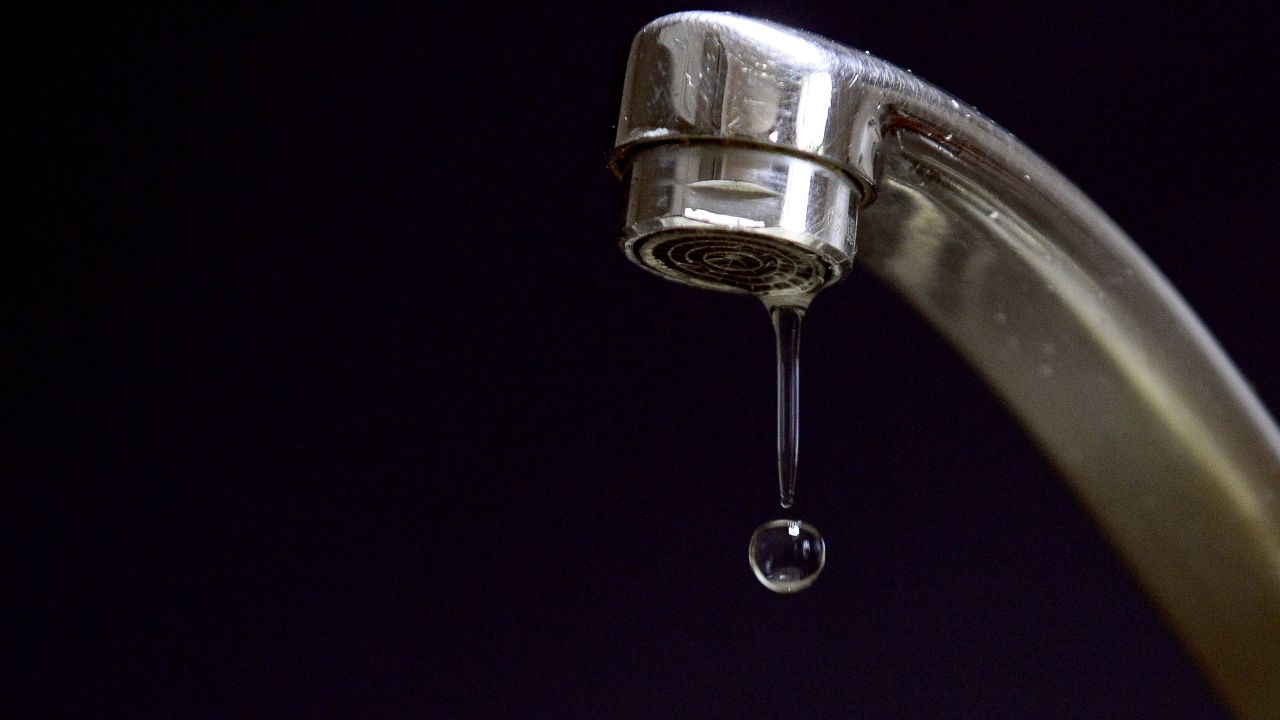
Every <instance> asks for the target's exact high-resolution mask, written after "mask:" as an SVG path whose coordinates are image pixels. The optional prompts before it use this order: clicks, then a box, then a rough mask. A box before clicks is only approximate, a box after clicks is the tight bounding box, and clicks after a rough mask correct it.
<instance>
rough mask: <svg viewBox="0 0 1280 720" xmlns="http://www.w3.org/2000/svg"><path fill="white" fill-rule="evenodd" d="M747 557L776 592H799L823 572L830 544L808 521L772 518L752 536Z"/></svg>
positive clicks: (753, 568) (768, 586) (759, 576)
mask: <svg viewBox="0 0 1280 720" xmlns="http://www.w3.org/2000/svg"><path fill="white" fill-rule="evenodd" d="M748 558H749V559H750V561H751V569H752V570H753V571H754V572H755V574H756V578H757V579H759V580H760V584H762V585H764V586H765V587H767V588H769V589H770V590H772V591H774V592H776V593H793V592H799V591H801V590H804V589H805V588H807V587H809V586H810V585H812V584H813V581H814V580H816V579H817V578H818V574H819V573H821V572H822V567H823V566H824V565H826V563H827V544H826V542H825V541H823V539H822V535H820V534H818V529H817V528H815V527H814V526H812V525H810V524H809V523H806V522H803V521H800V520H771V521H769V522H767V523H765V524H763V525H761V526H760V527H759V528H757V529H756V531H755V533H754V534H753V535H752V536H751V546H750V548H749V549H748Z"/></svg>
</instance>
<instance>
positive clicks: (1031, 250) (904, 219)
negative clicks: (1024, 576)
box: [612, 13, 1280, 719]
mask: <svg viewBox="0 0 1280 720" xmlns="http://www.w3.org/2000/svg"><path fill="white" fill-rule="evenodd" d="M612 163H613V167H614V169H615V171H616V172H617V173H618V175H619V176H620V177H623V178H625V179H626V180H627V183H628V190H627V193H628V207H627V214H626V219H625V220H624V224H625V227H624V229H623V247H624V250H625V251H626V253H627V255H628V257H630V258H631V259H632V260H633V261H635V262H636V263H638V264H640V265H642V266H644V267H646V269H649V270H651V271H653V272H656V273H658V274H660V275H662V276H664V277H666V278H668V279H672V280H677V281H680V282H686V283H689V284H692V285H696V286H699V287H705V288H713V289H719V290H729V291H737V292H751V293H755V294H758V295H762V296H764V297H765V298H766V302H768V298H769V297H772V296H774V295H777V296H779V297H786V298H795V297H798V296H803V297H812V294H813V293H816V292H818V291H819V290H821V289H822V288H824V287H826V286H828V285H831V284H834V283H836V282H838V281H839V280H840V279H841V278H843V277H844V276H845V275H846V274H847V272H848V269H849V267H850V264H851V263H852V260H853V255H854V248H855V246H856V247H857V248H858V257H859V260H860V262H862V263H863V264H864V265H866V266H867V267H868V268H869V269H870V270H871V271H872V272H874V273H876V274H877V275H878V276H879V277H881V278H882V279H883V280H884V281H885V282H887V283H889V285H891V286H892V287H894V288H895V289H896V290H898V291H899V292H900V293H901V294H902V296H903V297H904V298H905V299H906V300H907V301H908V302H910V303H912V304H913V305H914V306H915V307H916V308H917V309H918V310H919V311H920V312H921V313H922V314H923V315H924V316H925V317H926V318H928V319H929V320H930V322H932V323H933V324H934V325H935V326H936V327H937V328H938V330H939V331H940V332H942V333H943V334H944V335H945V336H946V337H947V338H948V339H949V340H950V341H951V342H952V343H954V344H955V345H956V347H957V348H958V349H959V350H960V352H962V353H963V354H964V355H966V356H967V357H968V359H969V360H970V362H971V363H972V364H973V365H974V367H976V368H977V369H978V370H979V371H980V372H981V373H982V374H983V375H984V376H985V377H986V379H987V380H988V381H989V382H990V384H991V386H992V387H993V388H994V390H995V391H996V392H997V393H999V394H1000V395H1001V396H1002V397H1003V398H1004V399H1005V401H1006V402H1007V403H1008V405H1009V407H1010V408H1011V409H1012V411H1013V412H1014V413H1015V415H1016V416H1017V417H1018V419H1019V420H1020V421H1021V422H1022V423H1023V424H1024V425H1025V426H1026V428H1027V429H1028V431H1029V432H1031V433H1032V434H1033V435H1034V437H1035V438H1036V440H1037V441H1038V442H1039V443H1040V445H1041V447H1043V448H1044V450H1045V452H1046V453H1048V455H1049V456H1050V457H1051V458H1052V459H1053V460H1054V462H1055V464H1056V465H1057V467H1058V468H1059V470H1060V471H1061V473H1062V475H1063V477H1064V479H1065V480H1066V481H1067V482H1068V483H1069V484H1070V485H1071V487H1072V488H1073V489H1074V491H1075V492H1076V494H1077V495H1078V496H1079V497H1080V498H1081V500H1082V501H1083V502H1084V503H1085V504H1086V506H1088V508H1089V509H1090V511H1091V512H1092V514H1093V516H1094V517H1095V519H1096V520H1097V521H1098V523H1099V524H1100V525H1101V526H1102V528H1103V529H1104V531H1105V532H1106V534H1107V535H1108V537H1109V538H1110V539H1111V540H1112V542H1113V543H1114V545H1115V547H1116V548H1117V550H1118V551H1119V552H1120V553H1121V555H1122V556H1123V557H1124V558H1125V559H1126V560H1127V561H1128V563H1129V565H1130V567H1131V568H1132V569H1133V570H1134V572H1135V574H1136V575H1137V576H1138V578H1139V579H1140V581H1141V582H1142V583H1143V585H1144V586H1145V587H1146V589H1147V590H1148V591H1149V593H1150V594H1151V595H1152V597H1153V598H1155V600H1156V601H1157V603H1158V604H1159V605H1160V607H1161V608H1162V609H1163V611H1164V612H1165V614H1166V616H1167V617H1168V619H1169V620H1170V622H1171V624H1172V625H1173V626H1174V627H1175V628H1176V629H1177V631H1178V632H1179V634H1180V635H1181V637H1182V638H1183V640H1184V641H1185V642H1186V644H1187V646H1188V647H1189V648H1190V650H1191V651H1192V653H1193V654H1194V656H1195V657H1196V658H1197V660H1198V661H1199V663H1200V665H1201V667H1202V668H1203V670H1204V671H1205V674H1206V675H1207V677H1208V678H1209V679H1210V681H1211V682H1212V683H1213V684H1214V686H1215V687H1216V688H1217V690H1218V691H1219V693H1220V694H1221V696H1222V697H1223V698H1224V699H1225V700H1226V701H1227V702H1228V704H1229V705H1230V706H1231V708H1232V709H1233V710H1234V711H1235V712H1236V713H1237V714H1239V715H1240V716H1241V717H1247V718H1259V719H1261V718H1268V719H1271V718H1277V717H1280V493H1277V490H1278V489H1280V432H1278V431H1277V429H1276V426H1275V424H1274V422H1273V421H1272V419H1271V418H1270V417H1269V416H1268V414H1267V412H1266V410H1265V409H1264V408H1263V407H1262V406H1261V405H1260V404H1259V402H1258V401H1257V399H1256V398H1255V397H1254V395H1253V393H1252V391H1251V390H1250V389H1249V387H1248V386H1247V385H1246V384H1245V383H1244V381H1243V380H1242V379H1241V378H1240V376H1239V374H1238V372H1237V371H1236V370H1235V368H1234V367H1233V366H1232V364H1231V362H1230V361H1229V360H1228V358H1227V357H1226V356H1225V355H1224V354H1223V353H1222V351H1221V349H1219V347H1218V346H1217V344H1216V343H1215V342H1214V340H1213V339H1212V337H1211V336H1210V335H1209V334H1208V332H1207V331H1206V330H1205V329H1204V327H1203V326H1202V325H1201V324H1200V322H1199V320H1198V319H1197V318H1196V317H1195V315H1194V314H1193V313H1192V312H1191V310H1190V309H1189V308H1188V307H1187V306H1186V304H1185V303H1184V302H1183V300H1182V299H1181V298H1180V297H1179V296H1178V295H1177V293H1176V292H1175V291H1174V290H1173V288H1172V287H1170V285H1169V284H1168V282H1167V281H1166V280H1165V279H1164V278H1163V277H1162V276H1161V275H1160V274H1159V272H1158V271H1157V270H1156V269H1155V268H1154V267H1153V266H1152V265H1151V263H1150V262H1149V261H1148V260H1147V259H1146V258H1145V257H1144V256H1143V255H1142V253H1141V252H1140V251H1139V250H1138V249H1137V248H1136V247H1135V246H1134V244H1133V242H1132V241H1131V240H1129V239H1128V238H1127V237H1126V236H1125V235H1124V234H1123V233H1122V232H1121V231H1120V229H1119V228H1117V227H1116V226H1115V225H1114V224H1113V223H1112V222H1111V221H1110V219H1108V218H1107V217H1106V216H1105V215H1104V214H1103V213H1102V212H1101V211H1100V210H1099V209H1098V208H1097V207H1095V206H1094V205H1093V203H1091V202H1090V201H1089V200H1088V199H1087V198H1086V197H1084V196H1083V195H1082V194H1081V193H1080V192H1079V191H1078V190H1077V189H1076V188H1075V187H1074V186H1072V185H1071V184H1070V183H1069V182H1068V181H1067V180H1066V179H1065V178H1063V177H1062V176H1061V175H1059V174H1058V173H1057V171H1055V170H1054V169H1053V168H1052V167H1050V166H1049V165H1048V164H1046V163H1045V162H1044V161H1042V160H1041V159H1040V158H1039V157H1037V156H1036V155H1035V153H1033V152H1032V151H1031V150H1029V149H1028V148H1026V147H1025V146H1023V145H1022V144H1021V143H1020V142H1019V141H1018V140H1017V139H1015V138H1014V137H1013V136H1012V135H1010V134H1009V133H1008V132H1006V131H1004V130H1003V129H1001V128H1000V127H998V126H997V125H995V124H994V123H992V122H991V121H990V120H988V119H986V118H985V117H983V116H982V115H981V114H979V113H977V112H976V111H974V110H973V109H972V108H971V107H969V106H967V105H965V104H964V103H962V102H961V101H960V100H958V99H956V98H953V97H951V96H950V95H947V94H946V93H944V92H942V91H940V90H938V89H936V88H934V87H932V86H929V85H927V84H926V83H923V82H921V81H920V80H919V79H918V78H916V77H914V76H912V75H911V74H910V73H909V72H906V71H903V70H901V69H899V68H897V67H895V66H892V65H890V64H888V63H885V62H883V61H881V60H879V59H877V58H875V57H873V56H870V55H868V54H866V53H863V52H857V51H854V50H851V49H849V48H845V47H842V46H840V45H837V44H835V43H832V42H830V41H827V40H824V39H822V38H819V37H816V36H813V35H809V34H806V33H802V32H799V31H795V30H791V29H789V28H785V27H781V26H778V25H773V24H770V23H764V22H760V21H756V20H751V19H748V18H743V17H738V16H734V15H725V14H715V13H681V14H677V15H671V16H667V17H664V18H660V19H658V20H656V21H654V22H653V23H651V24H650V25H649V26H647V27H645V28H644V29H643V30H642V31H641V32H640V34H639V35H638V36H637V37H636V40H635V43H634V44H633V45H632V50H631V59H630V64H629V66H628V71H627V76H626V80H625V86H624V91H623V100H622V110H621V115H620V118H619V123H618V134H617V142H616V145H615V147H614V151H613V154H612ZM742 187H752V188H763V189H764V190H765V192H759V191H752V192H735V191H733V189H734V188H742ZM716 188H720V190H716ZM707 189H710V190H711V191H707ZM726 218H728V219H727V220H726ZM742 219H750V220H751V222H742V221H741V220H742ZM855 234H856V235H857V237H856V243H855ZM750 257H755V258H756V259H757V260H758V262H755V263H749V262H746V260H747V259H748V258H750ZM713 258H714V259H715V260H714V261H713V260H712V259H713ZM726 258H731V259H732V260H733V262H728V261H726V260H725V259H726ZM748 267H750V268H751V269H752V271H751V272H746V271H744V269H745V268H748ZM766 271H767V272H766Z"/></svg>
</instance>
